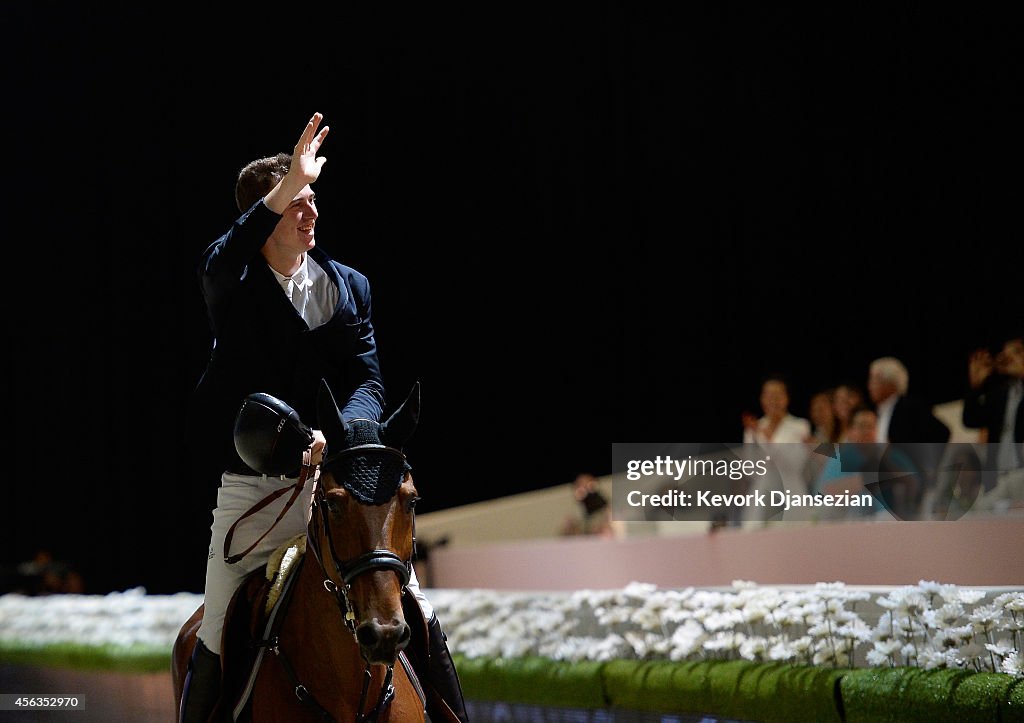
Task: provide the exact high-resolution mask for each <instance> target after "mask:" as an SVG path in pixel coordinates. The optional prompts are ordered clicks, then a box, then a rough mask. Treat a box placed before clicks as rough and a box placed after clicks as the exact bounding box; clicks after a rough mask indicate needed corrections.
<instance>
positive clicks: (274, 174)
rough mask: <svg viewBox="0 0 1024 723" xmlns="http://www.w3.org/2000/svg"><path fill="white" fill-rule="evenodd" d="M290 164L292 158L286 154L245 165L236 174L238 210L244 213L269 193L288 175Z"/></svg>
mask: <svg viewBox="0 0 1024 723" xmlns="http://www.w3.org/2000/svg"><path fill="white" fill-rule="evenodd" d="M291 164H292V157H291V154H288V153H278V154H277V155H274V156H267V157H266V158H257V159H256V160H255V161H250V162H249V163H247V164H245V166H244V167H243V168H242V170H241V171H239V172H238V180H237V181H236V182H235V203H236V204H237V205H238V210H239V211H241V212H242V213H245V212H246V211H248V210H249V209H250V208H252V205H253V204H254V203H256V202H257V201H259V200H260V199H261V198H263V197H264V196H266V195H267V194H268V193H270V191H271V189H272V188H273V187H274V186H276V185H277V182H278V181H280V180H281V179H282V178H284V176H285V174H286V173H288V169H289V168H290V167H291Z"/></svg>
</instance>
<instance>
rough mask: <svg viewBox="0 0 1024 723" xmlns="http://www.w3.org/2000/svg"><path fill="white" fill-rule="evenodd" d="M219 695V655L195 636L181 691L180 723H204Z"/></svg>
mask: <svg viewBox="0 0 1024 723" xmlns="http://www.w3.org/2000/svg"><path fill="white" fill-rule="evenodd" d="M219 697H220V656H219V655H217V654H216V653H211V652H210V650H209V648H207V647H206V646H205V645H203V641H202V640H200V639H199V638H196V647H195V650H193V651H192V660H191V661H189V664H188V675H187V676H186V677H185V685H184V687H183V688H182V692H181V712H180V719H179V720H180V723H206V722H207V721H208V720H209V718H210V713H212V712H213V709H214V707H215V706H216V705H217V698H219Z"/></svg>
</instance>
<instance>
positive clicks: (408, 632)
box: [398, 623, 412, 650]
mask: <svg viewBox="0 0 1024 723" xmlns="http://www.w3.org/2000/svg"><path fill="white" fill-rule="evenodd" d="M411 639H412V629H411V628H410V627H409V625H408V624H407V623H402V633H401V635H399V636H398V649H399V650H405V646H406V645H408V644H409V640H411Z"/></svg>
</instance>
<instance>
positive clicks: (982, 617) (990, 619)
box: [969, 605, 1003, 633]
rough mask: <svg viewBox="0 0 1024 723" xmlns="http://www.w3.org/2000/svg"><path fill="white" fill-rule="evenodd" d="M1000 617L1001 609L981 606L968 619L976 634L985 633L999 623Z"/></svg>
mask: <svg viewBox="0 0 1024 723" xmlns="http://www.w3.org/2000/svg"><path fill="white" fill-rule="evenodd" d="M1002 617H1003V611H1002V609H1001V608H998V607H996V606H995V605H982V606H981V607H979V608H976V609H975V610H974V612H972V613H971V614H970V616H969V619H970V621H971V624H972V625H973V626H974V629H975V630H976V631H977V632H979V633H987V632H988V631H990V630H992V629H993V628H994V627H995V626H996V625H997V624H998V623H999V621H1000V620H1001V619H1002Z"/></svg>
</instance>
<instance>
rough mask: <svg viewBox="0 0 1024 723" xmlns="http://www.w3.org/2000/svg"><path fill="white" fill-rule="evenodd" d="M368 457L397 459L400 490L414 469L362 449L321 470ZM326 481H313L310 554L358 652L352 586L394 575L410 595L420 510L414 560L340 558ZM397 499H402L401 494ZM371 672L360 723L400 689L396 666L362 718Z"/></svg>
mask: <svg viewBox="0 0 1024 723" xmlns="http://www.w3.org/2000/svg"><path fill="white" fill-rule="evenodd" d="M367 452H372V453H373V454H374V455H375V456H376V455H381V454H383V455H388V456H390V457H391V458H392V459H391V460H390V462H391V463H392V464H394V465H395V466H396V468H400V469H401V474H402V479H401V480H399V482H398V484H399V485H401V483H402V482H403V481H404V480H405V477H406V475H408V474H409V470H410V466H409V463H408V462H407V461H406V458H405V454H403V453H402V451H401V450H399V449H396V448H394V447H389V446H387V445H383V444H359V445H355V446H352V447H349V448H347V449H343V450H341V451H339V452H337V453H335V454H332V455H327V456H325V457H324V459H323V461H321V462H320V468H321V469H323V470H324V471H329V470H331V469H332V468H334V469H336V468H338V467H340V466H341V465H342V464H345V463H346V462H350V461H352V460H351V458H353V457H355V456H356V455H363V456H365V455H366V453H367ZM321 479H322V477H321V475H319V474H317V475H316V476H315V477H314V481H313V495H312V503H311V504H312V509H311V511H310V517H309V523H308V524H307V526H306V549H308V550H312V551H313V556H314V557H315V558H316V561H317V563H319V565H320V571H321V572H322V573H323V577H324V581H323V585H324V589H326V590H327V592H329V593H331V594H332V595H333V596H334V599H335V601H336V602H337V604H338V609H339V610H340V611H341V614H342V618H343V619H344V621H345V627H346V628H347V629H348V631H349V633H350V634H351V635H352V637H353V639H354V640H355V643H356V646H357V647H359V640H358V638H357V636H356V629H357V627H358V620H359V616H358V614H357V611H356V609H355V606H354V605H353V603H352V600H351V599H350V598H349V592H350V591H351V589H352V581H353V580H355V578H357V577H358V576H359V575H362V574H363V573H366V572H370V571H374V570H390V571H392V572H394V573H395V574H396V575H397V576H398V581H399V583H400V585H401V589H402V595H405V594H406V592H407V590H408V586H409V580H410V579H411V578H412V562H413V556H415V554H416V512H415V509H413V510H411V511H410V513H411V514H412V554H411V555H410V557H409V558H408V559H402V557H401V556H400V555H398V554H397V553H396V552H395V551H394V550H390V549H382V548H378V549H374V550H370V551H369V552H364V553H363V554H361V555H359V556H358V557H356V558H353V559H350V560H343V559H342V558H341V557H339V555H338V553H337V549H336V548H335V545H334V536H333V535H332V533H331V525H330V520H329V517H328V516H329V514H330V511H329V510H328V506H329V505H328V501H327V497H326V493H325V491H324V487H323V485H322V484H320V482H321ZM395 494H397V488H396V491H395ZM318 511H319V515H318ZM318 527H322V529H323V533H324V537H326V538H327V549H328V552H329V554H330V560H331V562H332V563H333V567H334V571H335V573H336V575H337V582H336V581H335V578H333V577H332V576H331V574H330V572H329V571H328V569H327V566H326V564H325V562H326V561H325V557H324V554H323V550H322V549H320V535H319V534H318V533H317V528H318ZM365 659H366V658H365V656H364V660H365ZM371 667H372V664H371V663H370V662H369V661H367V662H366V668H365V670H364V671H363V688H362V694H361V695H360V698H359V706H358V708H357V709H356V723H363V722H364V721H373V720H376V718H377V715H378V714H379V713H380V712H381V711H382V710H383V709H384V708H385V707H386V706H387V705H388V704H389V703H390V702H391V699H392V698H393V697H394V695H395V687H394V683H393V679H394V664H391V665H388V666H387V672H386V673H385V676H384V681H383V683H382V686H381V691H380V695H379V696H378V698H377V703H376V705H374V707H373V708H372V709H371V710H369V711H367V712H366V713H363V712H362V710H363V707H364V706H365V704H366V698H367V694H368V689H369V685H370V681H371V674H370V668H371ZM300 687H301V686H300ZM303 692H304V693H305V695H306V696H307V697H306V698H303V695H299V690H298V687H297V688H296V695H299V698H300V700H303V702H307V701H308V702H309V703H310V704H312V705H313V706H314V707H316V708H319V709H320V711H321V712H322V714H324V715H326V716H327V717H328V718H329V717H330V715H329V714H328V713H327V712H326V711H325V710H324V709H323V708H322V707H321V706H320V705H319V704H318V703H317V702H316V701H315V700H313V698H312V696H311V695H309V693H308V691H306V690H305V689H304V688H303Z"/></svg>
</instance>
